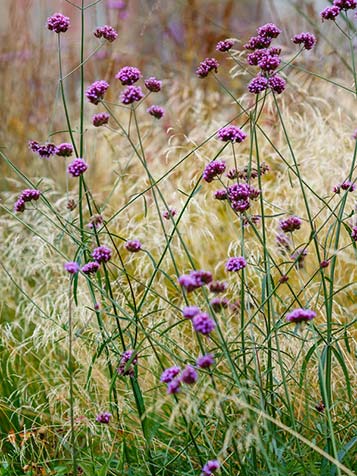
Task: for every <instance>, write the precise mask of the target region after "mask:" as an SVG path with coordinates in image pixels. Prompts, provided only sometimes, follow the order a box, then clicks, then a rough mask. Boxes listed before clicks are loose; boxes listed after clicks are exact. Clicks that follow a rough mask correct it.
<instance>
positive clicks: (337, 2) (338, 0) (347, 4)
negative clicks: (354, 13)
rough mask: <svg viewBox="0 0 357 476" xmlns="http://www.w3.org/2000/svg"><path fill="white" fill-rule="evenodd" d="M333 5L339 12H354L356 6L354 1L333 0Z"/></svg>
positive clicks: (356, 3)
mask: <svg viewBox="0 0 357 476" xmlns="http://www.w3.org/2000/svg"><path fill="white" fill-rule="evenodd" d="M333 4H334V6H335V7H338V8H340V9H341V10H354V9H355V8H356V6H357V2H356V0H333Z"/></svg>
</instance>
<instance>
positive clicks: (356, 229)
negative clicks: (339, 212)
mask: <svg viewBox="0 0 357 476" xmlns="http://www.w3.org/2000/svg"><path fill="white" fill-rule="evenodd" d="M351 238H352V240H353V241H357V226H353V227H352V232H351Z"/></svg>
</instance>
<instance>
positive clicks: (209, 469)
mask: <svg viewBox="0 0 357 476" xmlns="http://www.w3.org/2000/svg"><path fill="white" fill-rule="evenodd" d="M220 466H221V465H220V463H219V461H218V460H216V459H213V460H210V461H207V463H206V464H205V465H204V466H203V468H202V473H201V476H213V473H215V472H216V471H217V469H219V468H220Z"/></svg>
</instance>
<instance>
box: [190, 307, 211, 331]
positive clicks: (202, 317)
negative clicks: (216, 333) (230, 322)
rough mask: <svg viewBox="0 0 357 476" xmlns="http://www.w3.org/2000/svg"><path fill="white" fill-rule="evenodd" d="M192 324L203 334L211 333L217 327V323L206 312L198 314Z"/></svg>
mask: <svg viewBox="0 0 357 476" xmlns="http://www.w3.org/2000/svg"><path fill="white" fill-rule="evenodd" d="M192 324H193V328H194V329H195V331H196V332H199V333H200V334H203V335H208V334H210V333H211V332H212V331H213V330H214V329H215V328H216V323H215V322H214V320H213V319H212V318H211V317H210V316H209V315H208V314H207V313H206V312H201V313H199V314H196V315H195V317H194V318H193V319H192Z"/></svg>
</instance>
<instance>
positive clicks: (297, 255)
mask: <svg viewBox="0 0 357 476" xmlns="http://www.w3.org/2000/svg"><path fill="white" fill-rule="evenodd" d="M306 256H307V250H306V249H305V248H299V249H297V250H296V251H295V252H294V253H293V254H292V255H291V259H292V260H294V261H296V263H295V265H296V268H297V269H302V268H303V267H304V264H305V258H306Z"/></svg>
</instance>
